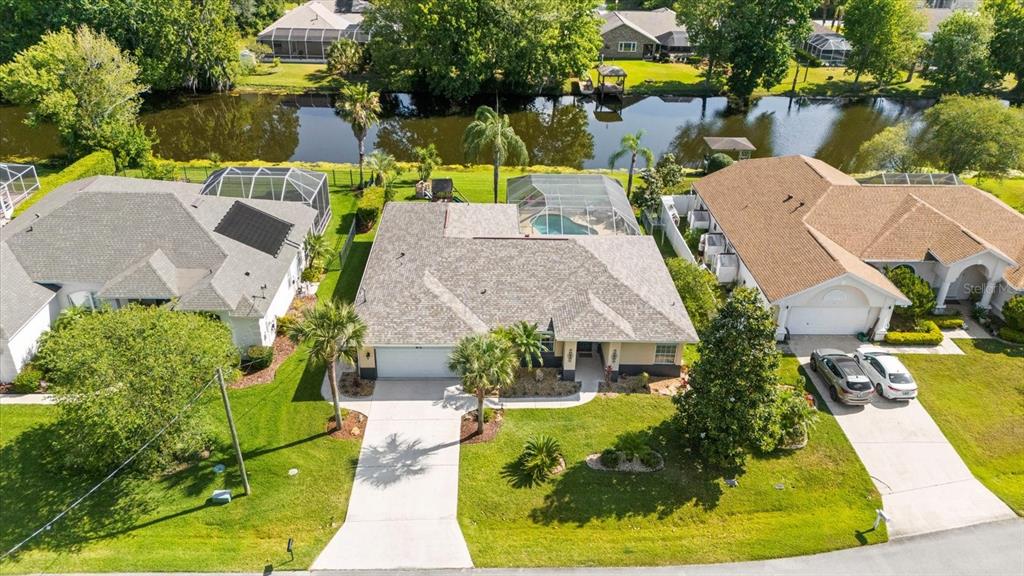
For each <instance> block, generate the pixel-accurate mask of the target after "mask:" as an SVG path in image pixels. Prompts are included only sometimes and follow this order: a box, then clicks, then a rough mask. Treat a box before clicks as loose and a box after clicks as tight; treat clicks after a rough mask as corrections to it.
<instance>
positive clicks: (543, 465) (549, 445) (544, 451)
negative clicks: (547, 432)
mask: <svg viewBox="0 0 1024 576" xmlns="http://www.w3.org/2000/svg"><path fill="white" fill-rule="evenodd" d="M522 458H523V460H522V462H523V471H524V472H525V473H526V475H527V476H528V477H529V478H530V480H531V481H532V482H533V483H535V484H539V483H541V482H544V481H546V480H547V479H548V477H549V476H550V475H551V471H552V470H554V469H555V468H557V467H558V465H559V463H560V462H561V459H562V447H561V445H560V444H559V443H558V440H555V439H554V438H552V437H550V436H541V437H539V438H531V439H530V440H529V441H528V442H527V443H526V445H525V446H523V456H522Z"/></svg>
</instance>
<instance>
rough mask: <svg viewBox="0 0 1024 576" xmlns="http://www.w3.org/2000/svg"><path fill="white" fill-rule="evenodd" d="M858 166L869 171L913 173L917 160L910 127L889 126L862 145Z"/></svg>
mask: <svg viewBox="0 0 1024 576" xmlns="http://www.w3.org/2000/svg"><path fill="white" fill-rule="evenodd" d="M857 165H858V166H860V167H862V168H864V169H867V170H882V171H885V172H913V171H914V166H915V165H916V160H915V152H914V142H913V141H912V139H911V133H910V125H909V124H908V123H906V122H900V123H899V124H896V125H895V126H888V127H886V128H885V129H883V130H882V131H881V132H879V133H878V134H875V135H874V136H872V137H871V138H870V139H869V140H867V141H866V142H864V143H863V144H861V145H860V149H859V150H858V151H857Z"/></svg>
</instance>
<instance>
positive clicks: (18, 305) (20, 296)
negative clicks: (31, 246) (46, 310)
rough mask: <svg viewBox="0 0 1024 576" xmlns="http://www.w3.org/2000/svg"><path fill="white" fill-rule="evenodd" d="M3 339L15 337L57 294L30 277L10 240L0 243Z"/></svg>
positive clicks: (0, 299)
mask: <svg viewBox="0 0 1024 576" xmlns="http://www.w3.org/2000/svg"><path fill="white" fill-rule="evenodd" d="M0 279H2V280H0V338H3V339H7V338H9V337H11V336H14V334H16V333H17V332H18V330H20V329H21V327H22V326H24V325H25V323H26V322H28V321H29V320H31V319H32V316H33V315H35V313H36V312H38V311H39V309H41V308H42V307H44V306H46V305H47V303H49V302H50V300H52V299H53V297H54V292H53V290H51V289H49V288H47V287H45V286H42V285H40V284H36V283H35V282H33V281H32V279H31V278H29V277H28V274H26V273H25V270H24V269H23V268H22V267H21V264H19V263H18V260H17V258H15V257H14V254H13V253H12V252H11V249H10V248H9V247H8V246H7V244H6V243H0Z"/></svg>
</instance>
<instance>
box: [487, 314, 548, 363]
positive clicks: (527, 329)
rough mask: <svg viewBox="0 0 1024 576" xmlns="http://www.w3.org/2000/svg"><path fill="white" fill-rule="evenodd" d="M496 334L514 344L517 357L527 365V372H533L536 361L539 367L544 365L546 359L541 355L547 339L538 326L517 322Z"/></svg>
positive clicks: (499, 329) (502, 328)
mask: <svg viewBox="0 0 1024 576" xmlns="http://www.w3.org/2000/svg"><path fill="white" fill-rule="evenodd" d="M495 334H497V335H498V336H501V337H502V338H505V339H506V340H508V341H509V343H510V344H512V348H513V349H514V350H515V352H516V356H518V357H519V359H520V360H521V361H522V362H525V363H526V369H527V370H533V363H534V361H536V362H537V366H543V365H544V358H543V357H542V356H541V355H542V354H543V353H544V352H545V348H544V340H545V338H544V334H543V333H542V332H541V331H540V329H539V328H537V325H536V324H530V323H529V322H516V323H515V324H513V325H511V326H509V327H507V328H506V327H501V328H498V329H496V330H495Z"/></svg>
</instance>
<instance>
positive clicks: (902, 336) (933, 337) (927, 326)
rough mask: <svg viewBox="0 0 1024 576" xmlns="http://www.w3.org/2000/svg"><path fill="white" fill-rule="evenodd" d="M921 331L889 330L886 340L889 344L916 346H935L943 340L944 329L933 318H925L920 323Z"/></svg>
mask: <svg viewBox="0 0 1024 576" xmlns="http://www.w3.org/2000/svg"><path fill="white" fill-rule="evenodd" d="M920 328H921V330H920V331H916V332H889V333H887V334H886V335H885V341H886V342H888V343H889V344H906V345H914V346H935V345H937V344H939V343H941V342H942V330H939V327H938V326H937V325H936V324H935V322H932V321H931V320H925V321H924V322H921V324H920Z"/></svg>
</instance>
